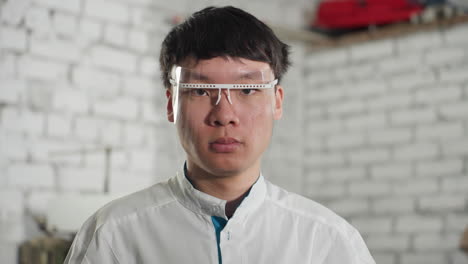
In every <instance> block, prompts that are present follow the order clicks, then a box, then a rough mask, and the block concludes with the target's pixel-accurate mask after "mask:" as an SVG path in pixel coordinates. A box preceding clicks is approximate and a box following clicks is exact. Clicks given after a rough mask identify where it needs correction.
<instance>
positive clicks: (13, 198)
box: [0, 189, 25, 244]
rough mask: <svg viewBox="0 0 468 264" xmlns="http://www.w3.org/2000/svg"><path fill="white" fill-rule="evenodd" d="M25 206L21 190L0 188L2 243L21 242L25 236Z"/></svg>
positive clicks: (0, 231) (0, 242)
mask: <svg viewBox="0 0 468 264" xmlns="http://www.w3.org/2000/svg"><path fill="white" fill-rule="evenodd" d="M23 207H24V199H23V195H22V194H21V192H19V191H17V190H5V189H0V216H1V217H0V233H1V234H2V235H1V236H0V244H3V243H5V242H10V243H11V242H21V241H22V240H23V239H24V238H25V230H24V225H23V221H24V213H23Z"/></svg>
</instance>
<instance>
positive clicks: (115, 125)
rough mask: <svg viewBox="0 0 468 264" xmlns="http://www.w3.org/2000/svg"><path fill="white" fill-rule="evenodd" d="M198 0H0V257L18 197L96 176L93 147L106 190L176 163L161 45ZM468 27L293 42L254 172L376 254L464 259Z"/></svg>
mask: <svg viewBox="0 0 468 264" xmlns="http://www.w3.org/2000/svg"><path fill="white" fill-rule="evenodd" d="M208 2H209V1H202V0H199V1H186V0H180V1H176V2H171V6H168V5H167V3H166V2H164V1H156V2H155V1H149V0H138V1H129V0H128V1H127V0H126V1H123V0H122V1H120V0H119V1H114V0H99V1H97V0H68V1H61V0H7V1H0V12H1V15H0V86H1V87H0V198H1V199H0V234H1V235H0V262H1V263H5V264H13V263H16V262H17V259H16V253H15V252H14V251H15V250H16V249H17V244H18V243H20V242H22V241H24V240H26V239H29V238H31V237H30V234H29V233H28V232H26V231H27V230H34V229H35V227H33V226H31V224H30V223H31V219H29V217H30V216H29V215H27V214H25V212H26V211H30V212H33V213H36V214H43V212H44V210H45V207H46V206H47V202H48V200H49V199H50V198H51V197H54V195H56V194H57V193H58V192H73V193H81V194H82V195H86V194H87V193H100V192H102V191H103V189H104V186H103V184H104V179H103V176H104V150H103V149H104V147H112V148H113V149H114V151H113V156H112V165H111V166H112V168H111V172H112V173H111V179H110V192H111V193H114V194H115V193H118V194H123V193H129V192H132V191H135V190H138V189H140V188H143V187H146V186H148V185H150V184H152V183H153V182H155V181H159V180H163V179H166V178H167V177H169V176H171V175H172V174H173V173H174V171H175V170H176V169H179V168H180V163H181V162H182V160H183V156H182V155H181V154H180V151H179V149H178V148H177V147H175V144H176V142H177V140H176V136H175V132H174V128H173V127H172V126H171V125H170V124H168V122H167V121H166V117H165V97H164V92H163V91H162V89H163V88H162V85H161V83H160V81H159V68H158V67H159V66H158V62H157V52H158V50H159V47H160V42H161V40H162V38H163V37H164V35H165V33H166V32H167V31H168V30H169V29H170V25H169V24H168V23H167V21H168V20H169V19H170V18H171V17H172V16H173V15H175V14H181V13H182V14H184V13H190V12H191V11H193V10H192V9H193V8H197V9H198V8H201V7H203V6H205V5H206V4H210V3H208ZM299 2H303V1H299ZM299 2H297V3H296V2H291V3H289V2H288V3H287V4H286V3H285V2H284V1H283V0H276V1H270V2H269V3H268V5H269V7H268V8H267V9H264V8H263V9H261V10H260V9H259V8H258V7H259V6H263V7H265V5H264V4H256V5H257V7H255V4H254V5H251V3H247V2H246V1H238V3H237V4H238V5H239V6H241V7H248V8H252V9H256V10H258V12H259V15H262V14H263V16H264V15H266V14H268V15H267V17H268V20H269V21H271V22H272V23H274V24H297V23H299V21H298V19H299V16H297V17H294V18H287V19H284V14H283V10H286V9H287V10H286V11H284V12H286V13H288V14H289V13H294V8H297V9H296V10H303V6H301V4H300V3H299ZM218 4H221V3H218ZM226 4H234V5H235V4H236V3H232V2H229V3H227V2H226ZM286 5H287V8H286ZM301 12H302V11H301ZM298 13H299V11H298ZM288 16H289V17H291V16H290V15H288ZM467 32H468V27H467V26H466V25H461V26H457V27H454V28H449V29H445V30H440V31H437V30H433V31H427V32H421V33H416V34H413V35H409V36H402V37H398V38H393V39H387V40H386V39H384V40H379V41H377V42H368V43H364V44H355V45H352V46H349V47H348V46H343V47H340V48H335V49H329V50H324V51H320V52H318V53H313V54H308V55H307V54H306V53H305V49H303V47H302V44H300V43H299V44H298V43H291V44H293V62H294V67H293V68H292V69H291V72H290V73H289V74H288V75H287V76H286V78H285V80H284V83H283V86H284V87H285V91H286V102H285V113H284V120H282V121H281V122H279V123H278V124H277V126H276V127H275V135H274V142H273V145H272V146H271V148H270V150H269V152H268V153H267V155H266V157H265V160H264V165H265V171H264V173H265V175H266V176H267V177H269V178H270V179H271V180H272V181H274V182H276V183H278V184H280V185H282V186H285V187H287V188H289V189H291V190H294V191H300V192H302V194H305V195H307V196H310V197H312V198H314V199H316V200H318V201H320V202H323V203H324V204H325V205H327V206H329V207H330V208H332V209H334V210H335V211H336V212H337V213H339V214H341V215H343V216H344V217H346V218H347V219H348V220H350V222H351V223H353V224H354V225H356V227H357V228H358V229H359V230H360V231H361V232H362V233H363V235H364V238H365V240H366V242H367V243H368V245H369V247H370V249H371V252H372V254H373V255H374V256H375V258H376V260H377V261H378V262H377V263H384V264H385V263H388V264H406V263H408V264H410V263H411V264H414V263H448V264H461V263H466V258H465V257H463V256H461V255H460V253H457V249H456V248H455V246H456V238H457V235H459V234H460V233H461V232H462V230H463V229H464V227H465V226H466V223H467V222H468V212H467V208H468V205H467V199H468V197H467V193H468V180H467V178H468V177H467V176H468V172H467V167H468V165H467V159H466V156H467V155H468V138H467V134H468V107H466V106H467V105H468V98H467V96H468V85H467V81H468V75H467V74H466V73H467V72H468V57H467V56H468V54H467V52H466V48H465V47H466V45H468V38H467V37H466V36H467V35H468V34H467ZM287 41H290V40H289V39H288V40H287ZM304 73H305V74H304ZM4 88H8V89H4ZM57 153H58V154H57ZM285 162H286V163H287V164H290V166H279V167H278V164H282V163H285ZM285 175H290V176H288V177H285ZM1 201H14V202H8V203H2V202H1Z"/></svg>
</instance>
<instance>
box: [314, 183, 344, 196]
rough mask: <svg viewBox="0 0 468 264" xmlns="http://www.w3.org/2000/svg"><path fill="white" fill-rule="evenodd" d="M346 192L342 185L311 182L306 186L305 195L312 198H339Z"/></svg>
mask: <svg viewBox="0 0 468 264" xmlns="http://www.w3.org/2000/svg"><path fill="white" fill-rule="evenodd" d="M345 194H346V189H345V186H344V185H337V184H334V183H332V184H311V185H310V186H307V194H306V195H307V196H308V197H312V199H316V200H323V199H336V198H341V197H343V196H344V195H345Z"/></svg>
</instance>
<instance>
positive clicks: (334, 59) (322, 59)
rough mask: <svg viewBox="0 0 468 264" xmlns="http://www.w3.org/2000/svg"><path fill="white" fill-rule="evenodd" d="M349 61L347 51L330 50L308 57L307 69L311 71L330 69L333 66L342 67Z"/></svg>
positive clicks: (342, 49)
mask: <svg viewBox="0 0 468 264" xmlns="http://www.w3.org/2000/svg"><path fill="white" fill-rule="evenodd" d="M348 60H349V52H348V50H347V49H344V48H339V49H330V50H325V51H321V52H315V53H312V54H311V55H309V56H308V57H307V61H306V67H307V68H308V69H309V70H311V69H312V70H315V69H323V68H329V67H332V66H341V65H343V64H346V63H347V62H348Z"/></svg>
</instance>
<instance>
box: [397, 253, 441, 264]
mask: <svg viewBox="0 0 468 264" xmlns="http://www.w3.org/2000/svg"><path fill="white" fill-rule="evenodd" d="M400 263H401V264H440V263H446V259H445V256H443V255H442V254H440V253H428V252H421V253H404V254H402V255H401V258H400Z"/></svg>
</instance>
